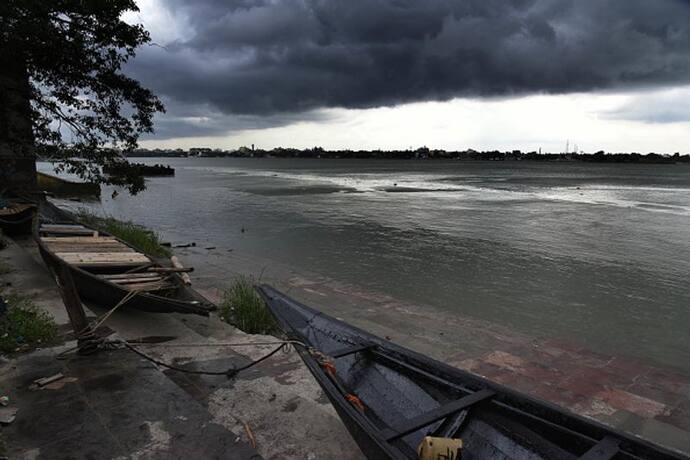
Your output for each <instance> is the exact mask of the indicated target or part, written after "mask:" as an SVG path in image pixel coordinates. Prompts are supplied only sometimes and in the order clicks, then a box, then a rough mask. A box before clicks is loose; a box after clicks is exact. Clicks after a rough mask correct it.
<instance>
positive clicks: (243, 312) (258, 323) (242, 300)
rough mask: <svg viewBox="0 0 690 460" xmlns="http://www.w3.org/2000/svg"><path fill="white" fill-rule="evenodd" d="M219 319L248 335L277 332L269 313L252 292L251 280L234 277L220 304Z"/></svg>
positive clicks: (245, 277) (244, 277) (252, 284)
mask: <svg viewBox="0 0 690 460" xmlns="http://www.w3.org/2000/svg"><path fill="white" fill-rule="evenodd" d="M220 316H221V318H222V319H223V320H224V321H226V322H228V323H230V324H232V325H234V326H236V327H238V328H239V329H241V330H242V331H244V332H247V333H249V334H272V333H274V332H275V331H276V330H277V327H276V323H275V320H274V319H273V316H272V315H271V312H270V311H269V310H268V308H266V305H265V304H264V301H263V300H261V297H259V295H258V294H257V293H256V291H255V290H254V283H253V279H252V278H250V277H247V276H238V277H236V278H235V279H234V280H233V282H232V284H231V286H230V289H228V290H227V291H226V292H225V295H224V296H223V300H222V302H221V304H220Z"/></svg>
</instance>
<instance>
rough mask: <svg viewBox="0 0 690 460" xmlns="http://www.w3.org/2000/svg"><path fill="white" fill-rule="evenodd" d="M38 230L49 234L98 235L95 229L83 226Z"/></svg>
mask: <svg viewBox="0 0 690 460" xmlns="http://www.w3.org/2000/svg"><path fill="white" fill-rule="evenodd" d="M40 232H41V233H48V234H51V235H84V236H86V235H91V236H93V237H97V236H98V232H96V231H95V230H89V229H88V228H84V229H79V228H77V229H74V230H70V229H64V230H61V229H58V230H44V229H41V230H40Z"/></svg>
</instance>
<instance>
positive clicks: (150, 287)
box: [121, 282, 177, 292]
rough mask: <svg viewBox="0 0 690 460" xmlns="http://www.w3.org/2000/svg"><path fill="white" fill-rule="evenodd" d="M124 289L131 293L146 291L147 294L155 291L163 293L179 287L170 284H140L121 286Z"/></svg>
mask: <svg viewBox="0 0 690 460" xmlns="http://www.w3.org/2000/svg"><path fill="white" fill-rule="evenodd" d="M121 287H122V288H124V289H127V290H129V291H146V292H153V291H162V290H165V289H174V288H176V287H177V286H175V285H174V284H170V283H160V282H158V283H140V284H123V285H122V286H121Z"/></svg>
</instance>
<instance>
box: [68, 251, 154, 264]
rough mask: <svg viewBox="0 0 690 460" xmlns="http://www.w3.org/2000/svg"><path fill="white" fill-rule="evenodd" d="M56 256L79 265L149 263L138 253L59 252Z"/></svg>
mask: <svg viewBox="0 0 690 460" xmlns="http://www.w3.org/2000/svg"><path fill="white" fill-rule="evenodd" d="M55 255H56V256H58V257H59V258H61V259H62V260H64V261H65V262H67V263H69V264H77V265H100V264H108V265H113V264H128V265H129V264H141V263H146V262H149V258H148V257H146V256H145V255H144V254H140V253H138V252H83V253H82V252H57V253H55Z"/></svg>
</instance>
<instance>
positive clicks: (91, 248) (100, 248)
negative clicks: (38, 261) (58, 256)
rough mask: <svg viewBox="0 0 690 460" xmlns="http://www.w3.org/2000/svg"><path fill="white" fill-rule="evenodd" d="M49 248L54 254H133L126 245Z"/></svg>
mask: <svg viewBox="0 0 690 460" xmlns="http://www.w3.org/2000/svg"><path fill="white" fill-rule="evenodd" d="M48 247H49V248H50V249H51V250H52V251H53V252H133V251H132V248H130V247H127V246H125V245H114V244H112V245H72V244H50V245H48Z"/></svg>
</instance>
